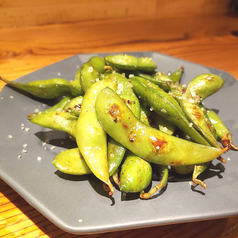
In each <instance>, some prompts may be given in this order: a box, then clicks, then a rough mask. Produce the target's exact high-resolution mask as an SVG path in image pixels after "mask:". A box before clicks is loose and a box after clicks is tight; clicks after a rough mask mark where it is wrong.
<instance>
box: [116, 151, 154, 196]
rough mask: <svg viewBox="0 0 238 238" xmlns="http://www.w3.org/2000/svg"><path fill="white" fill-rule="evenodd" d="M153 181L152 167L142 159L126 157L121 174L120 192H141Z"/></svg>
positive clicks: (134, 156)
mask: <svg viewBox="0 0 238 238" xmlns="http://www.w3.org/2000/svg"><path fill="white" fill-rule="evenodd" d="M151 180H152V168H151V165H150V164H149V163H148V162H146V161H145V160H143V159H141V158H140V157H138V156H136V155H133V154H130V155H128V156H126V158H125V161H124V162H123V164H122V167H121V172H120V190H121V191H122V192H125V193H137V192H141V191H143V190H144V189H146V188H147V187H148V185H149V184H150V182H151Z"/></svg>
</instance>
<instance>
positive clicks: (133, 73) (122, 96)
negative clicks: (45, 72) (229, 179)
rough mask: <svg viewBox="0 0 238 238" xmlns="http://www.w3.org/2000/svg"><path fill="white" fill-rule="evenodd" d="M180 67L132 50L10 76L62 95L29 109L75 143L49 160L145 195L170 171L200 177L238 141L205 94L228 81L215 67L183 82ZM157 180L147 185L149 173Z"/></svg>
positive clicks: (40, 93) (23, 86)
mask: <svg viewBox="0 0 238 238" xmlns="http://www.w3.org/2000/svg"><path fill="white" fill-rule="evenodd" d="M183 71H184V69H183V67H180V68H178V70H176V71H175V72H173V73H171V74H169V75H168V74H165V73H163V72H158V71H157V65H156V63H155V62H154V61H153V60H152V59H151V58H148V57H135V56H133V55H128V54H116V55H108V56H105V57H99V56H94V57H92V58H90V59H89V60H88V61H87V62H85V63H84V64H83V65H82V66H81V68H80V69H79V70H78V71H77V72H76V74H75V80H73V81H70V82H69V81H67V80H65V79H62V78H54V79H45V80H38V81H33V82H29V83H17V82H10V81H8V80H6V79H2V78H0V79H1V80H3V81H5V82H6V83H7V84H8V86H10V87H13V88H17V89H18V90H21V91H23V92H25V93H28V94H31V95H33V96H35V97H37V98H44V99H49V100H51V99H55V98H58V99H59V100H58V103H57V104H55V105H54V106H53V107H50V108H48V109H46V110H44V111H41V112H38V113H32V114H29V115H28V119H29V120H30V121H31V122H32V123H35V124H37V125H40V126H43V127H46V128H51V129H53V130H61V131H65V132H67V133H68V134H69V135H71V136H72V137H73V138H75V141H76V144H77V147H76V148H73V149H68V150H64V151H62V152H60V153H59V154H58V155H57V156H56V157H55V158H54V160H53V161H52V164H53V165H54V166H55V167H56V168H57V169H58V170H59V171H61V172H63V173H66V174H72V175H85V174H91V173H93V174H94V176H95V177H96V178H98V179H99V180H101V181H102V184H103V188H104V189H105V190H106V191H108V192H109V194H110V195H112V194H113V192H114V189H115V187H116V188H117V189H118V188H119V189H120V191H122V192H124V193H138V194H139V196H140V198H142V199H148V198H150V197H151V196H153V194H154V193H155V192H156V191H158V190H159V189H162V188H163V187H165V186H167V184H168V181H169V176H170V174H171V171H172V172H173V173H175V174H191V177H192V181H193V182H194V183H195V184H199V185H201V186H202V187H203V188H206V184H205V183H204V182H203V181H202V180H200V179H198V176H199V175H200V174H201V173H202V172H203V171H205V170H206V169H207V168H208V167H209V164H210V162H211V161H212V160H214V159H219V160H220V161H221V162H223V163H225V160H224V159H223V158H222V157H221V156H222V154H223V153H225V152H226V151H228V150H230V149H232V150H238V148H237V147H236V146H235V145H233V143H232V135H231V132H230V131H229V130H228V128H227V127H226V126H225V125H224V123H223V122H222V121H221V119H220V118H219V117H218V115H217V114H216V113H215V112H214V111H212V110H210V109H208V108H205V107H204V105H203V100H204V99H205V98H207V97H208V96H211V95H212V94H214V93H215V92H217V91H218V90H219V89H220V88H221V87H222V86H223V84H224V81H223V79H222V78H221V77H219V76H218V75H215V74H201V75H198V76H197V77H195V78H194V79H192V80H191V81H190V83H189V84H188V85H187V86H185V85H181V84H180V79H181V77H182V74H183ZM153 173H156V174H158V175H159V176H160V178H161V179H160V182H159V184H158V185H156V186H155V187H153V188H152V189H151V190H150V191H148V186H149V185H150V184H151V181H152V175H153Z"/></svg>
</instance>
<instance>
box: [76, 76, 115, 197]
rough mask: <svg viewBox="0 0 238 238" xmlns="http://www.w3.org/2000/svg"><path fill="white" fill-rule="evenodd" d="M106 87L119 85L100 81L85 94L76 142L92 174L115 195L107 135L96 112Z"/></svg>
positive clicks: (113, 87)
mask: <svg viewBox="0 0 238 238" xmlns="http://www.w3.org/2000/svg"><path fill="white" fill-rule="evenodd" d="M105 87H110V88H112V89H114V90H116V89H117V84H116V82H113V81H112V80H108V81H107V80H102V81H98V82H96V83H94V84H93V85H92V86H91V87H90V88H89V89H88V90H87V92H86V93H85V95H84V99H83V103H82V106H81V113H80V116H79V118H78V122H77V128H76V142H77V145H78V148H79V151H80V153H81V154H82V155H83V157H84V159H85V161H86V163H87V165H88V167H89V168H90V170H91V171H92V173H93V174H94V175H95V176H96V177H97V178H99V179H100V180H101V181H103V182H104V183H106V184H107V185H108V186H109V189H110V194H113V185H112V184H111V181H110V180H109V171H108V160H107V134H106V132H105V131H104V130H103V128H102V127H101V125H100V124H99V122H98V120H97V116H96V112H95V101H96V98H97V95H98V94H99V92H100V91H101V90H102V89H103V88H105Z"/></svg>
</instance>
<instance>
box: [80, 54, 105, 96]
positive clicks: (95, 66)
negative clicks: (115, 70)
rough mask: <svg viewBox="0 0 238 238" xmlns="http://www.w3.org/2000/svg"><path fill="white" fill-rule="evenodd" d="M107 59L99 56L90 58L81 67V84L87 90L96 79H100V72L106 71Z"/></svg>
mask: <svg viewBox="0 0 238 238" xmlns="http://www.w3.org/2000/svg"><path fill="white" fill-rule="evenodd" d="M105 65H106V63H105V61H104V60H103V59H102V58H101V57H98V56H95V57H92V58H90V60H89V61H88V62H86V63H84V64H83V65H82V67H81V69H80V84H81V87H82V89H83V91H84V92H86V91H87V90H88V89H89V88H90V87H91V86H92V85H93V84H94V83H95V82H96V81H98V80H99V78H100V74H101V73H103V72H104V69H103V68H104V66H105Z"/></svg>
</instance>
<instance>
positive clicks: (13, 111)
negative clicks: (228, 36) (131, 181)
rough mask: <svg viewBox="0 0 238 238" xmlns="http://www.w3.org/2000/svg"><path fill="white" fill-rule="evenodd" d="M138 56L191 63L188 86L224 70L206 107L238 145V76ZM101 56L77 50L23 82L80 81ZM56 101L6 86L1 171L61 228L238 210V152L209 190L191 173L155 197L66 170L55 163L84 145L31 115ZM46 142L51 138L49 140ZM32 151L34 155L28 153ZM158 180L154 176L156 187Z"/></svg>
mask: <svg viewBox="0 0 238 238" xmlns="http://www.w3.org/2000/svg"><path fill="white" fill-rule="evenodd" d="M130 54H133V55H135V56H138V57H139V56H148V57H152V58H153V60H154V61H155V62H156V63H157V65H158V70H159V71H163V72H166V73H168V72H173V71H175V70H176V69H177V68H178V67H179V66H184V68H185V72H184V75H183V77H182V84H187V83H188V82H189V81H190V80H191V79H193V78H194V77H195V76H197V75H198V74H201V73H215V74H218V75H220V76H221V77H222V78H223V79H224V81H225V84H224V86H223V88H222V89H221V90H220V91H219V92H217V93H216V94H214V95H212V96H211V97H209V98H208V99H206V100H205V106H206V107H208V108H212V109H215V110H217V112H218V114H219V116H220V117H221V118H222V119H223V121H224V123H225V124H226V125H227V126H228V127H229V129H230V130H231V132H232V133H233V140H234V143H235V144H236V145H237V144H238V120H237V118H238V111H237V109H236V107H237V104H238V97H237V92H238V82H237V81H236V79H235V78H234V77H232V76H231V75H230V74H228V73H226V72H224V71H221V70H217V69H213V68H209V67H206V66H202V65H198V64H195V63H192V62H188V61H184V60H181V59H178V58H174V57H170V56H167V55H163V54H159V53H155V52H131V53H130ZM93 55H97V54H84V55H76V56H74V57H71V58H68V59H66V60H63V61H61V62H58V63H56V64H53V65H50V66H48V67H45V68H42V69H40V70H38V71H35V72H33V73H31V74H28V75H26V76H24V77H21V78H19V79H18V80H16V81H18V82H29V81H33V80H39V79H47V78H56V77H59V76H60V77H62V78H65V79H67V80H73V79H74V74H75V72H76V71H77V70H78V69H79V67H80V66H81V65H82V63H84V62H85V61H87V60H88V59H89V58H90V57H91V56H93ZM99 55H100V56H104V55H105V54H99ZM48 106H50V104H49V102H47V101H38V100H35V99H34V98H30V97H27V96H25V95H23V94H21V93H19V92H17V91H14V90H13V89H11V88H9V87H4V88H3V90H2V91H1V93H0V107H1V116H0V131H1V133H0V164H1V167H0V177H1V178H2V179H3V180H4V181H5V182H6V183H8V184H9V185H10V186H11V187H12V188H13V189H14V190H16V191H17V192H18V193H19V194H20V195H21V196H22V197H23V198H24V199H25V200H26V201H27V202H28V203H29V204H31V205H32V206H33V207H34V208H36V209H37V210H38V211H40V212H41V213H42V214H43V215H44V216H45V217H47V218H48V219H49V220H50V221H52V222H53V223H54V224H56V225H57V226H58V227H60V228H61V229H63V230H65V231H67V232H69V233H74V234H89V233H96V232H106V231H114V230H121V229H129V228H138V227H146V226H147V227H148V226H155V225H165V224H172V223H181V222H188V221H197V220H205V219H212V218H222V217H227V216H232V215H237V214H238V203H237V197H238V172H237V168H238V152H234V151H230V152H229V153H227V154H225V155H224V158H225V159H227V163H226V164H225V165H223V164H221V163H220V162H219V161H218V160H214V161H213V162H212V166H211V168H210V169H209V170H208V171H206V172H204V174H203V176H202V178H203V179H205V183H206V184H207V189H205V190H204V189H203V188H201V187H199V186H198V187H196V188H194V189H192V188H191V185H190V184H189V179H185V180H184V181H178V182H170V183H169V184H168V186H167V189H166V190H165V191H164V192H163V193H162V194H161V193H158V194H156V195H155V196H154V197H153V198H152V199H150V200H141V199H139V198H138V194H131V195H128V196H123V195H122V193H121V192H120V191H118V190H117V189H115V194H114V195H113V196H112V197H110V196H109V195H108V193H107V192H104V191H103V188H102V184H101V182H100V181H99V180H97V179H96V178H94V177H93V176H92V175H91V176H70V175H65V174H62V173H60V172H59V171H57V170H56V169H55V167H54V166H53V165H52V164H51V161H52V160H53V159H54V157H55V156H56V155H57V154H58V153H59V152H60V151H62V150H66V149H67V148H72V147H75V146H76V144H75V142H73V141H71V140H69V139H68V137H67V136H66V134H65V133H62V132H58V131H52V130H49V129H45V128H42V127H40V126H38V125H34V124H32V123H30V122H29V121H27V114H29V113H33V112H34V111H35V110H36V109H38V110H44V109H46V108H47V107H48ZM28 128H29V130H28ZM8 135H11V136H12V137H13V138H12V139H10V138H9V137H8ZM45 140H47V142H48V143H47V144H44V143H43V142H44V141H45ZM24 144H26V145H27V147H26V148H25V147H24ZM24 149H25V150H27V153H23V150H24ZM185 149H186V148H185ZM39 156H40V157H41V160H40V159H39ZM178 156H179V155H178ZM155 184H156V182H153V184H152V186H153V185H155Z"/></svg>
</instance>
